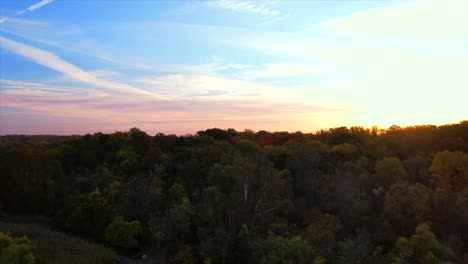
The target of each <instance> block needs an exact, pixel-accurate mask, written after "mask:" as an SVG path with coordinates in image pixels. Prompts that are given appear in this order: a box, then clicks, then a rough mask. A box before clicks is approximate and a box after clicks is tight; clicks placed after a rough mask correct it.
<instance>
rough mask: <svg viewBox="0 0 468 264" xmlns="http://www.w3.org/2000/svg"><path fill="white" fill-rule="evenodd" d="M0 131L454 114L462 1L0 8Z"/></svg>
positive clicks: (466, 48) (289, 124)
mask: <svg viewBox="0 0 468 264" xmlns="http://www.w3.org/2000/svg"><path fill="white" fill-rule="evenodd" d="M0 6H1V13H0V48H1V50H0V51H1V54H0V133H1V134H12V133H18V134H82V133H93V132H97V131H103V132H113V131H115V130H127V129H128V128H130V127H135V126H136V127H140V128H141V129H143V130H145V131H147V132H148V133H155V132H165V133H177V134H185V133H194V132H196V131H197V130H200V129H206V128H209V127H221V128H228V127H233V128H236V129H238V130H243V129H244V128H252V129H255V130H259V129H266V130H289V131H296V130H301V131H305V132H308V131H314V130H317V129H320V128H327V127H335V126H342V125H346V126H352V125H362V126H372V125H379V126H383V127H386V126H390V125H392V124H398V125H412V124H427V123H432V124H444V123H450V122H457V121H460V120H463V119H466V118H467V116H468V115H467V114H468V108H467V106H466V103H465V100H466V99H465V98H467V97H468V92H467V91H468V88H467V87H468V73H467V72H468V26H467V25H468V2H467V1H242V0H232V1H231V0H229V1H228V0H225V1H138V0H137V1H66V0H44V1H38V0H36V1H26V0H24V1H23V0H18V1H13V0H7V1H2V3H1V4H0Z"/></svg>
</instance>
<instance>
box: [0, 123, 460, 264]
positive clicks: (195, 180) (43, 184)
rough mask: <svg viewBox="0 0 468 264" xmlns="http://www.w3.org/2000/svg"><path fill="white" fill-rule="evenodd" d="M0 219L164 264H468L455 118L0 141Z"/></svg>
mask: <svg viewBox="0 0 468 264" xmlns="http://www.w3.org/2000/svg"><path fill="white" fill-rule="evenodd" d="M0 214H6V215H10V214H13V215H29V216H44V217H48V218H51V219H53V223H54V225H55V226H57V227H59V228H62V229H64V230H67V231H69V232H73V233H76V234H80V235H82V236H86V237H88V238H92V239H94V240H96V241H101V242H105V243H109V244H110V245H112V246H114V247H115V248H117V249H122V250H123V249H135V248H145V250H149V251H151V252H153V253H155V254H159V255H161V256H163V258H164V259H165V260H166V261H168V262H170V263H239V262H244V263H315V264H319V263H321V264H323V263H467V262H468V121H463V122H460V123H458V124H450V125H444V126H433V125H424V126H411V127H398V126H392V127H390V128H388V129H377V128H376V127H373V128H371V129H367V128H362V127H351V128H347V127H339V128H333V129H327V130H320V131H318V132H316V133H308V134H305V133H301V132H295V133H289V132H268V131H258V132H255V131H252V130H245V131H242V132H238V131H236V130H234V129H227V130H224V129H218V128H212V129H207V130H204V131H199V132H198V133H196V134H195V135H186V136H175V135H165V134H162V133H158V134H156V135H154V136H150V135H148V134H146V133H145V132H143V131H141V130H139V129H138V128H132V129H130V130H129V131H128V132H115V133H113V134H103V133H96V134H93V135H90V134H87V135H84V136H69V137H54V136H3V137H0Z"/></svg>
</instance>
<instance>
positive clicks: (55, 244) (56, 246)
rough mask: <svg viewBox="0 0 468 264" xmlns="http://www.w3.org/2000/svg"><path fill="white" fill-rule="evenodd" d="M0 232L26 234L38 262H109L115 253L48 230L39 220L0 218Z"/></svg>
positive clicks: (71, 263) (111, 261)
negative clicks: (25, 221) (24, 220)
mask: <svg viewBox="0 0 468 264" xmlns="http://www.w3.org/2000/svg"><path fill="white" fill-rule="evenodd" d="M0 232H10V234H11V235H14V236H23V235H26V236H27V237H29V238H30V239H31V240H32V242H33V243H34V245H35V246H36V249H37V253H36V257H37V261H36V263H39V264H63V263H67V264H112V263H117V262H118V255H117V253H116V252H114V251H113V250H112V249H110V248H107V247H105V246H103V245H99V244H96V243H93V242H90V241H86V240H84V239H80V238H76V237H72V236H70V235H67V234H64V233H62V232H57V231H52V230H50V229H49V228H47V227H46V226H45V225H43V224H39V223H12V222H3V221H0Z"/></svg>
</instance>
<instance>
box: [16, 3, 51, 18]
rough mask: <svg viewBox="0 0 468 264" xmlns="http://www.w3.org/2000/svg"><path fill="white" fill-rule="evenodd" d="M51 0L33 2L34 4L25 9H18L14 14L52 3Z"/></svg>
mask: <svg viewBox="0 0 468 264" xmlns="http://www.w3.org/2000/svg"><path fill="white" fill-rule="evenodd" d="M53 1H54V0H42V1H40V2H38V3H35V4H34V5H32V6H29V7H28V8H26V9H24V10H21V11H18V12H17V13H16V14H17V15H20V14H22V13H24V12H28V11H33V10H36V9H38V8H41V7H43V6H45V5H47V4H50V3H52V2H53Z"/></svg>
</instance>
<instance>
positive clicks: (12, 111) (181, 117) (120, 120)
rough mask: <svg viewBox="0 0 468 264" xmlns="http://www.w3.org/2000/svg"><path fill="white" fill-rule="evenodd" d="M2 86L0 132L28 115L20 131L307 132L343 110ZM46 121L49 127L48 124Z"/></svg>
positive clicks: (8, 130)
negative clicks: (309, 124)
mask: <svg viewBox="0 0 468 264" xmlns="http://www.w3.org/2000/svg"><path fill="white" fill-rule="evenodd" d="M0 88H2V89H0V97H1V98H2V105H1V107H0V110H1V111H0V119H1V122H2V126H0V134H8V133H12V132H18V127H24V126H22V125H21V124H18V122H17V121H16V118H15V117H16V116H17V115H22V116H23V117H24V116H26V117H27V118H22V119H21V120H23V121H24V120H25V119H26V120H28V122H29V126H26V127H24V129H29V131H28V130H24V131H23V130H22V131H21V133H26V134H31V133H39V132H40V133H58V134H71V133H92V132H96V131H103V132H113V131H115V130H127V129H128V128H129V127H131V126H138V127H140V128H141V129H144V130H145V131H147V132H149V133H153V132H165V133H166V132H170V133H174V132H175V133H179V134H181V133H182V134H183V133H187V128H188V127H190V131H192V132H195V131H197V130H200V129H204V128H206V127H213V126H217V127H224V128H228V127H234V128H236V129H244V128H253V129H271V130H279V129H282V130H284V129H288V130H294V131H295V130H299V129H301V130H304V126H303V125H304V124H303V123H301V122H304V120H308V121H309V122H312V123H314V124H317V123H318V124H320V122H323V121H321V118H322V117H323V116H330V115H331V116H336V115H340V114H341V113H342V111H343V109H332V108H329V107H323V106H317V105H314V104H311V103H299V102H292V101H291V100H286V99H283V98H281V99H280V98H278V100H270V99H267V98H263V99H262V98H260V99H259V98H243V99H236V98H232V97H225V98H201V97H190V98H189V97H187V98H178V99H173V100H159V99H157V98H153V97H148V96H147V97H141V96H119V95H115V94H104V95H102V94H100V92H99V91H96V90H93V89H75V88H74V87H67V86H55V85H48V84H41V83H31V82H19V81H12V80H0ZM57 109H60V111H57ZM116 112H118V114H115V113H116ZM38 120H41V122H42V125H41V123H40V122H38ZM70 120H73V122H70ZM44 123H47V124H48V125H47V126H44V125H43V124H44ZM33 124H35V125H33ZM162 124H164V126H163V127H162V126H161V125H162ZM36 125H37V126H36ZM301 127H302V128H301ZM15 129H16V130H15ZM31 131H34V132H31ZM38 131H39V132H38Z"/></svg>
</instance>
